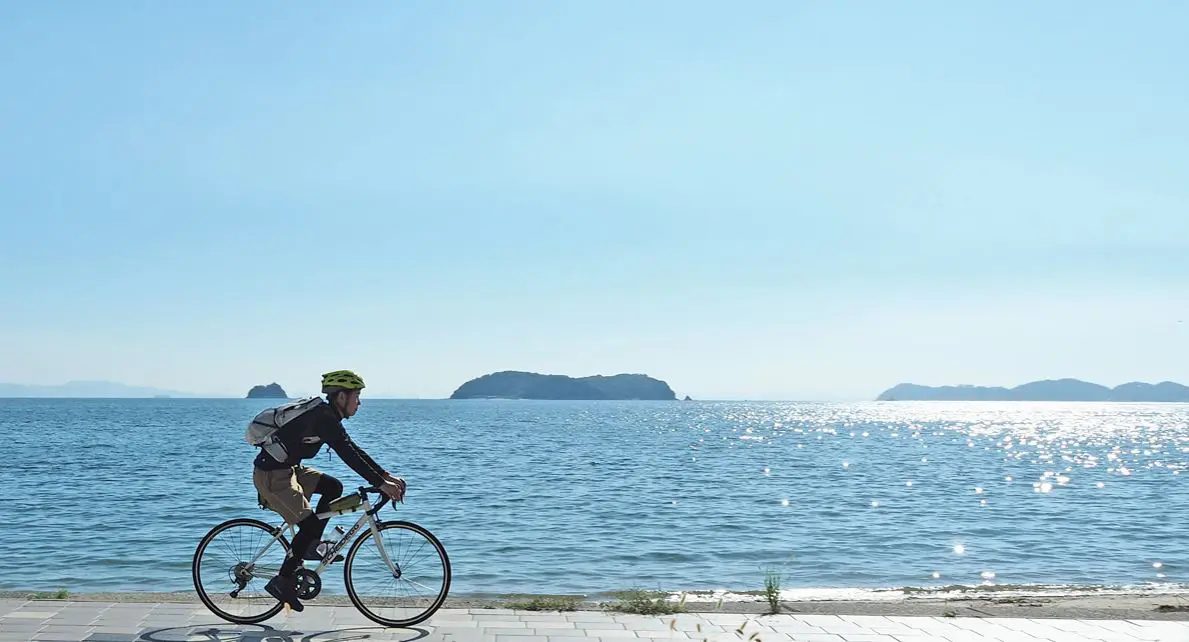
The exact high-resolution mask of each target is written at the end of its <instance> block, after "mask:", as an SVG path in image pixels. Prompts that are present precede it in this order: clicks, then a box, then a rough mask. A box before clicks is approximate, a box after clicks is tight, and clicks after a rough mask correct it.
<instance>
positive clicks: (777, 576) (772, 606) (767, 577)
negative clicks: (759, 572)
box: [764, 568, 782, 615]
mask: <svg viewBox="0 0 1189 642" xmlns="http://www.w3.org/2000/svg"><path fill="white" fill-rule="evenodd" d="M781 577H782V576H781V573H780V571H777V570H775V569H771V568H770V569H768V570H767V571H764V598H765V599H767V600H768V612H769V613H771V614H773V615H775V614H777V613H780V580H781Z"/></svg>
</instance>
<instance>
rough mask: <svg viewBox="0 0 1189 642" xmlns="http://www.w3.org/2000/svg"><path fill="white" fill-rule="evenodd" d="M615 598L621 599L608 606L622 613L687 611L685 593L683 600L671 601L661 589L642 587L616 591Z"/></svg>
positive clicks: (661, 613) (643, 613)
mask: <svg viewBox="0 0 1189 642" xmlns="http://www.w3.org/2000/svg"><path fill="white" fill-rule="evenodd" d="M615 598H616V599H617V600H619V601H618V602H616V603H615V604H611V605H610V606H609V607H608V608H609V609H610V610H612V611H619V612H621V613H637V614H639V615H669V614H672V613H683V612H685V594H684V593H682V594H681V600H680V601H678V602H670V601H669V600H668V599H667V598H666V596H665V594H664V593H663V592H661V591H645V590H642V589H630V590H627V591H619V592H618V593H615Z"/></svg>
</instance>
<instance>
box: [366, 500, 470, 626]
mask: <svg viewBox="0 0 1189 642" xmlns="http://www.w3.org/2000/svg"><path fill="white" fill-rule="evenodd" d="M376 529H377V531H378V532H379V534H380V537H379V540H378V541H377V539H376V537H374V536H373V534H372V531H371V529H368V530H366V531H364V533H363V535H360V536H359V539H356V540H355V542H354V543H353V544H352V545H351V550H350V552H348V553H347V560H346V563H345V565H344V567H343V582H344V584H345V585H346V587H347V596H348V597H350V598H351V603H352V604H354V605H355V608H357V609H359V612H360V613H363V615H364V616H366V617H367V618H368V619H370V620H372V621H373V622H377V623H379V624H383V625H384V626H413V625H414V624H417V623H419V622H423V621H425V620H426V619H428V618H429V616H431V615H433V614H434V612H435V611H437V610H438V609H439V608H440V607H441V606H442V603H443V602H445V601H446V594H447V593H448V592H449V591H450V558H448V557H447V556H446V548H445V547H444V546H442V543H441V542H440V541H438V538H436V537H434V535H433V533H430V532H429V531H428V530H426V529H424V528H422V527H421V526H418V525H416V524H413V523H411V522H380V523H379V524H376ZM365 542H366V543H367V544H369V545H368V546H365V545H364V544H365ZM381 551H383V552H381ZM385 558H387V559H385ZM390 563H391V565H390Z"/></svg>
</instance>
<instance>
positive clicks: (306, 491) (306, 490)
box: [293, 466, 343, 561]
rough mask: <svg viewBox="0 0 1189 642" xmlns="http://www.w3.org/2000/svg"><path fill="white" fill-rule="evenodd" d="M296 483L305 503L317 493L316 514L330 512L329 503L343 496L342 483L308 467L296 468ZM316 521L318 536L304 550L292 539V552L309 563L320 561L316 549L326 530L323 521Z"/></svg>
mask: <svg viewBox="0 0 1189 642" xmlns="http://www.w3.org/2000/svg"><path fill="white" fill-rule="evenodd" d="M297 483H298V484H299V485H300V486H301V492H302V495H304V496H305V498H306V501H307V502H308V501H309V500H310V497H311V496H312V495H313V494H314V493H318V495H319V497H318V505H317V507H315V509H314V512H316V513H325V512H326V511H328V510H330V502H333V501H334V500H336V499H338V498H339V497H342V496H343V484H342V482H340V481H339V480H337V479H335V478H334V477H332V476H330V475H327V474H326V473H324V472H321V471H319V470H315V469H313V468H310V467H309V466H298V467H297ZM318 521H319V523H320V524H321V528H320V530H319V531H318V536H317V537H315V538H313V539H311V540H310V541H309V544H308V546H307V547H306V548H298V546H297V543H296V542H297V538H296V537H294V538H293V541H294V544H293V550H295V551H299V552H300V553H301V555H302V556H303V557H304V558H305V559H307V560H311V561H316V560H321V559H322V557H321V556H320V555H318V553H317V547H318V544H320V543H321V542H322V539H321V537H322V533H323V532H324V531H325V530H326V522H325V521H323V520H318Z"/></svg>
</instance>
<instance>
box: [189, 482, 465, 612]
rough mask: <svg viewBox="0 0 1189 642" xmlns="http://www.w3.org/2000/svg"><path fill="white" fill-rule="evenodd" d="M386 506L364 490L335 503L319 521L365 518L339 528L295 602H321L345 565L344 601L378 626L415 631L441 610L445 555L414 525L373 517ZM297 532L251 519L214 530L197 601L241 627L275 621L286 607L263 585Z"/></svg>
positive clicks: (204, 551)
mask: <svg viewBox="0 0 1189 642" xmlns="http://www.w3.org/2000/svg"><path fill="white" fill-rule="evenodd" d="M369 494H376V495H379V497H380V502H379V503H378V504H376V505H375V506H373V505H372V503H371V502H370V501H368V495H369ZM388 502H389V498H388V497H387V496H386V495H384V494H383V493H381V492H380V490H379V489H378V488H376V487H374V486H369V487H360V488H359V491H358V492H356V493H352V494H351V495H346V496H344V497H340V498H338V499H336V500H335V501H333V502H331V504H330V507H329V508H330V510H328V511H326V512H324V513H318V514H317V515H318V518H319V519H330V518H331V517H333V516H335V515H344V514H346V513H353V512H356V511H360V510H362V511H363V514H362V515H360V516H359V520H358V521H356V522H355V525H354V526H352V527H351V528H350V529H348V530H346V531H343V530H342V528H336V531H337V532H338V533H339V534H340V535H341V536H340V537H339V538H338V540H337V541H335V542H333V544H332V545H331V546H329V548H326V549H319V550H320V552H322V559H321V561H320V562H318V565H317V566H316V567H315V568H313V569H309V568H306V567H305V564H304V562H303V564H302V565H301V566H300V567H298V569H297V572H296V573H295V576H296V580H297V597H298V599H301V600H303V601H304V600H312V599H314V598H316V597H318V594H319V593H320V592H321V591H322V573H323V572H324V571H325V570H326V569H328V568H329V567H330V566H332V565H333V564H334V563H336V562H337V561H339V560H340V559H341V560H344V561H343V584H344V585H345V586H346V588H347V596H348V597H349V598H350V599H351V603H352V604H354V605H355V608H357V609H359V612H360V613H362V614H363V615H364V616H366V617H367V618H368V619H370V620H372V621H373V622H376V623H378V624H382V625H384V626H390V627H405V626H413V625H414V624H417V623H419V622H423V621H425V620H426V619H428V618H429V617H430V616H431V615H433V614H434V612H435V611H437V610H438V609H439V608H441V606H442V603H443V602H445V601H446V593H447V592H449V590H450V558H449V557H447V556H446V548H445V547H444V546H442V543H441V542H440V541H438V538H437V537H435V536H434V534H433V533H431V532H429V531H428V530H427V529H425V528H423V527H421V526H418V525H417V524H414V523H412V522H406V521H378V520H377V519H376V513H378V512H380V509H381V508H383V507H384V505H385V504H387V503H388ZM393 507H394V508H395V504H394V505H393ZM360 531H362V533H361V534H360V535H359V537H358V538H355V540H354V542H352V538H354V537H355V535H356V533H360ZM296 532H297V531H296V527H295V526H294V525H293V524H290V523H287V522H286V523H282V524H281V525H279V526H273V525H270V524H267V523H265V522H263V521H260V520H258V519H250V518H238V519H232V520H228V521H226V522H223V523H222V524H219V525H218V526H216V527H214V528H212V529H211V530H210V532H208V533H207V534H206V535H205V536H204V537H203V538H202V540H201V541H199V542H198V548H197V549H196V550H195V551H194V562H193V573H194V588H195V590H197V591H198V598H199V599H201V600H202V603H203V604H205V605H206V607H207V608H208V609H210V610H211V612H212V613H214V614H215V615H217V616H219V617H220V618H223V619H224V620H227V621H228V622H234V623H236V624H255V623H258V622H263V621H264V620H267V619H269V618H271V617H273V616H275V615H276V614H277V613H279V612H280V611H281V609H282V608H283V607H284V604H282V603H281V602H280V601H278V600H277V599H276V598H274V597H273V596H271V595H269V594H268V593H267V592H266V591H265V590H264V585H265V584H267V583H268V581H269V580H271V579H272V578H273V576H275V575H276V574H277V572H278V571H279V570H280V568H281V564H282V563H284V561H285V557H286V555H288V554H289V538H287V537H286V533H287V534H288V535H289V537H292V535H293V534H294V533H296ZM348 543H351V548H350V549H348V551H347V555H346V557H345V558H344V557H343V556H340V555H339V551H341V550H342V549H343V547H345V546H347V544H348ZM369 544H370V545H369Z"/></svg>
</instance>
